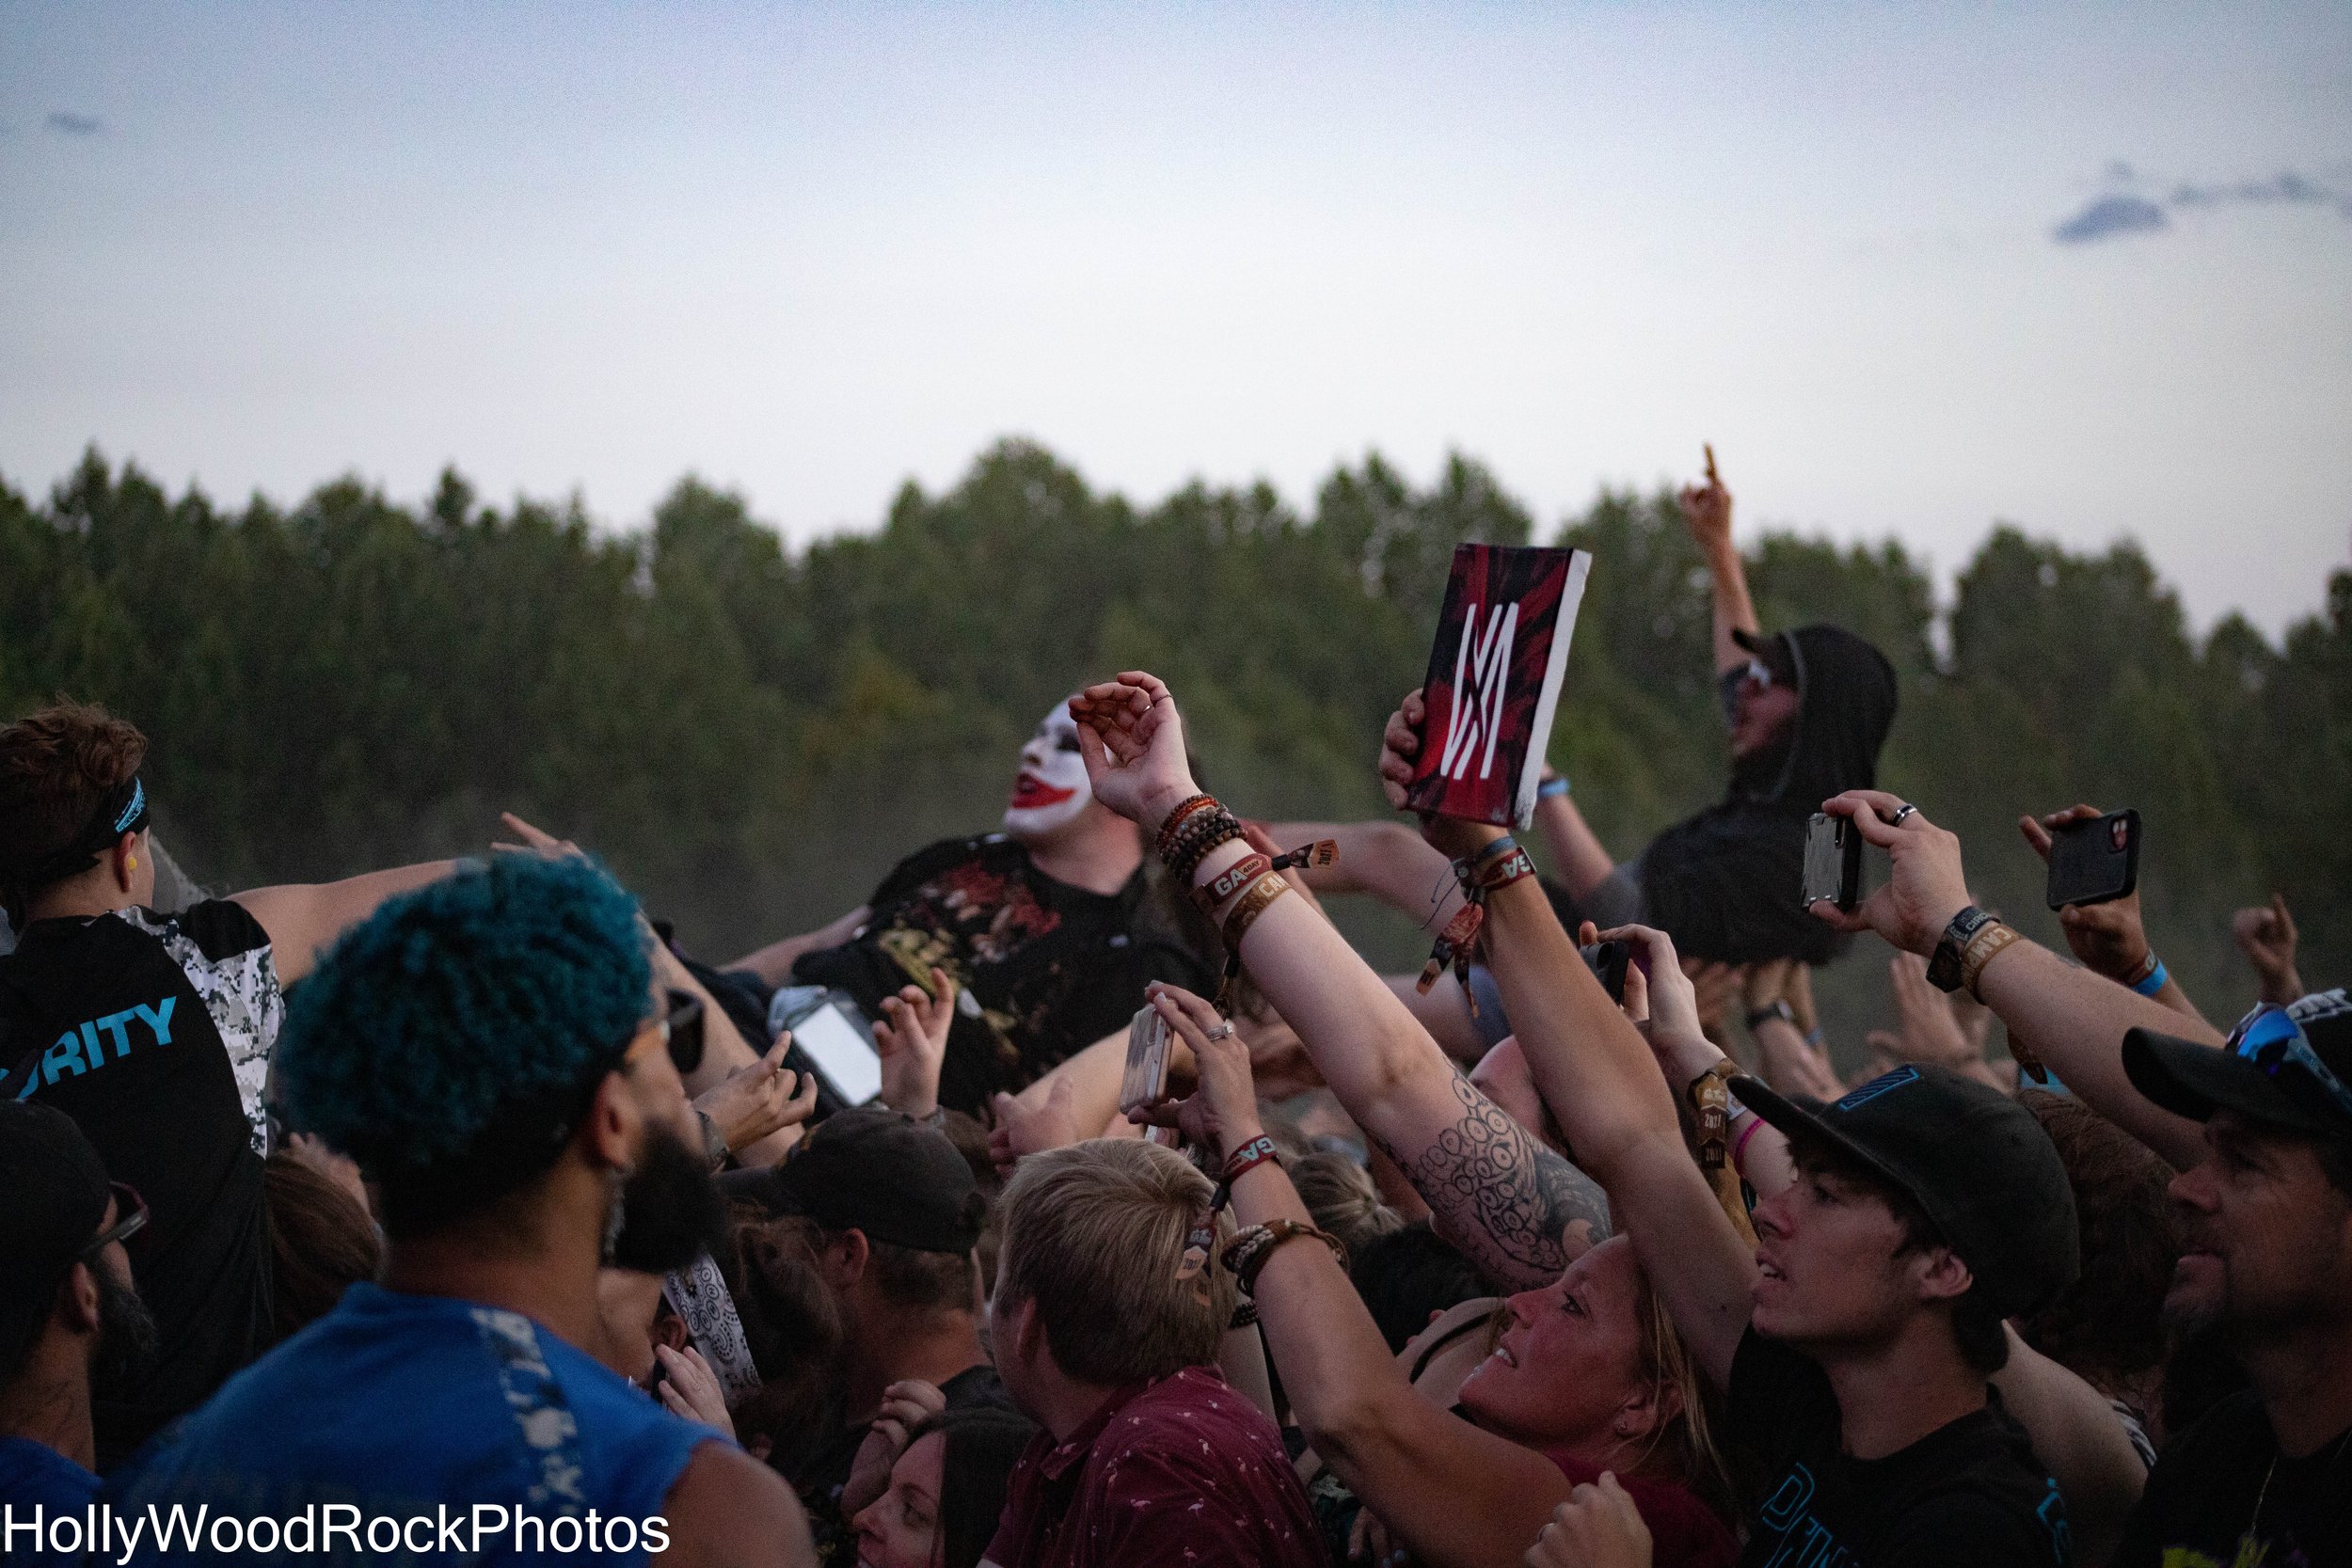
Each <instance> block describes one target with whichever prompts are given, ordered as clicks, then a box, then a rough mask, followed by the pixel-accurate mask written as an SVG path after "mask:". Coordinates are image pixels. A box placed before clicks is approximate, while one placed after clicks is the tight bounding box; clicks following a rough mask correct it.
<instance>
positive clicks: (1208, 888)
mask: <svg viewBox="0 0 2352 1568" xmlns="http://www.w3.org/2000/svg"><path fill="white" fill-rule="evenodd" d="M1273 869H1274V862H1273V860H1272V858H1271V857H1269V856H1266V855H1262V854H1260V853H1258V852H1257V851H1256V850H1254V849H1253V850H1251V851H1250V852H1249V853H1248V854H1247V855H1244V856H1243V857H1242V858H1241V859H1239V860H1237V861H1235V862H1234V863H1232V864H1231V865H1229V866H1227V867H1226V868H1225V869H1224V870H1222V871H1220V872H1218V873H1217V874H1216V876H1214V877H1212V878H1210V879H1208V880H1207V881H1205V882H1202V883H1201V884H1200V886H1199V887H1196V888H1194V889H1193V890H1192V895H1193V896H1194V897H1195V898H1197V899H1199V900H1200V907H1201V908H1202V909H1203V910H1214V909H1216V907H1217V906H1218V905H1219V904H1222V903H1223V902H1225V900H1227V899H1228V898H1231V897H1232V895H1235V894H1236V893H1239V892H1240V891H1241V890H1242V889H1244V888H1246V887H1248V885H1249V884H1250V883H1252V882H1254V881H1256V880H1257V879H1259V878H1261V877H1263V876H1264V875H1265V874H1266V873H1267V872H1269V871H1271V870H1273Z"/></svg>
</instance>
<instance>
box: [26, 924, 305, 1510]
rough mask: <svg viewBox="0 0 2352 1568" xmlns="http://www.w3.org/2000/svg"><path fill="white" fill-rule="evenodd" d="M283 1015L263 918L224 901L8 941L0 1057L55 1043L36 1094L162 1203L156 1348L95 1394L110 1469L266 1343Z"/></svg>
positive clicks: (156, 1252)
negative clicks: (269, 1173) (269, 1142)
mask: <svg viewBox="0 0 2352 1568" xmlns="http://www.w3.org/2000/svg"><path fill="white" fill-rule="evenodd" d="M284 1017H285V997H284V994H283V992H281V991H280V990H279V989H278V968H277V964H276V962H275V960H274V959H273V958H272V957H271V954H270V945H269V934H268V933H267V932H266V931H264V930H262V927H261V924H260V922H258V921H256V920H255V919H254V918H253V916H252V915H251V914H249V913H247V912H246V910H245V909H244V908H243V907H242V906H240V905H237V904H233V903H229V902H227V901H219V902H213V903H204V904H198V905H196V906H195V907H193V908H191V909H188V910H184V911H181V912H180V913H179V914H176V915H163V914H157V913H155V912H154V911H151V910H140V909H131V910H123V911H119V913H117V914H112V915H103V916H98V917H94V918H88V919H62V920H42V921H36V922H34V923H33V924H32V925H31V926H30V927H27V928H26V929H25V931H24V936H23V939H22V940H21V941H20V942H18V944H17V948H16V951H15V952H13V953H10V954H8V955H7V956H6V957H0V1018H4V1019H5V1022H4V1023H0V1037H4V1038H5V1039H6V1041H7V1042H8V1043H7V1044H6V1046H5V1047H0V1053H5V1054H6V1056H7V1061H6V1063H5V1064H0V1065H5V1066H7V1067H9V1068H13V1067H14V1066H15V1064H16V1062H17V1061H18V1060H19V1059H20V1058H21V1057H22V1056H23V1055H24V1053H25V1052H26V1051H28V1050H29V1049H31V1048H32V1047H33V1046H35V1045H40V1044H42V1042H46V1044H45V1045H43V1048H42V1051H41V1053H40V1058H39V1060H38V1063H37V1065H36V1066H35V1067H34V1069H33V1075H34V1081H35V1085H34V1087H33V1088H32V1090H31V1098H33V1099H35V1100H38V1101H41V1102H42V1103H44V1104H49V1105H54V1106H56V1108H57V1109H58V1110H60V1111H63V1112H65V1113H66V1114H67V1115H68V1116H70V1117H72V1118H73V1120H74V1122H75V1123H76V1124H77V1125H78V1126H79V1127H80V1128H81V1130H82V1134H83V1136H85V1137H87V1138H88V1139H89V1141H90V1143H91V1145H92V1146H93V1147H94V1148H96V1149H97V1150H98V1154H99V1157H100V1158H101V1159H103V1161H104V1162H105V1164H106V1171H107V1174H108V1175H109V1176H111V1177H112V1178H113V1179H114V1180H117V1181H121V1182H125V1183H128V1184H129V1185H130V1186H133V1187H135V1188H136V1189H138V1193H139V1196H141V1197H142V1198H144V1199H145V1200H146V1202H147V1207H148V1212H149V1214H150V1216H151V1217H150V1219H149V1221H148V1226H147V1229H146V1230H145V1231H144V1232H143V1233H142V1234H140V1235H138V1236H136V1237H134V1238H133V1239H132V1241H131V1243H130V1257H131V1271H132V1277H133V1279H134V1281H135V1283H136V1284H137V1286H138V1291H139V1295H140V1296H141V1297H142V1298H143V1299H144V1300H145V1301H146V1303H147V1306H148V1309H149V1310H150V1311H151V1313H152V1314H153V1315H154V1318H155V1328H156V1333H157V1339H158V1344H157V1352H158V1354H157V1356H156V1360H155V1364H154V1367H153V1369H152V1370H151V1372H150V1373H149V1375H148V1376H147V1377H146V1379H145V1380H144V1381H143V1382H142V1383H141V1385H140V1386H137V1387H136V1388H134V1389H132V1390H130V1391H128V1392H127V1393H126V1394H125V1395H124V1396H123V1397H122V1398H121V1399H119V1400H108V1401H102V1402H99V1403H98V1404H97V1406H96V1408H95V1412H94V1414H95V1418H96V1421H97V1428H98V1460H99V1466H100V1468H102V1469H103V1468H106V1467H108V1466H110V1465H113V1464H114V1463H116V1462H117V1461H118V1460H120V1459H122V1458H124V1457H125V1456H127V1455H128V1454H129V1453H130V1451H131V1450H132V1449H135V1448H136V1447H137V1446H138V1445H139V1444H140V1443H141V1442H144V1441H145V1440H146V1438H147V1437H148V1435H149V1434H150V1433H152V1432H154V1431H155V1430H156V1429H157V1428H158V1427H160V1426H162V1425H163V1424H164V1423H165V1422H166V1421H167V1420H169V1419H171V1418H173V1417H175V1416H178V1415H181V1414H182V1413H183V1412H185V1411H187V1410H190V1409H192V1408H194V1407H195V1406H196V1405H198V1404H199V1403H201V1402H203V1401H204V1400H205V1399H206V1398H208V1397H209V1396H210V1395H211V1394H212V1392H213V1390H214V1389H215V1388H217V1387H219V1386H220V1385H221V1383H222V1382H223V1381H224V1380H226V1379H227V1378H228V1376H229V1375H230V1373H231V1372H234V1371H235V1370H237V1369H238V1368H240V1367H242V1366H244V1365H245V1364H246V1362H247V1361H250V1360H251V1359H253V1357H254V1356H255V1355H257V1354H260V1353H261V1351H262V1349H263V1348H264V1347H265V1346H266V1345H267V1344H268V1343H269V1336H270V1280H269V1243H268V1234H267V1231H266V1229H265V1227H264V1218H263V1213H262V1159H261V1155H260V1153H259V1152H258V1150H259V1148H260V1146H261V1143H262V1119H261V1118H262V1083H263V1080H264V1078H265V1077H266V1075H267V1073H268V1070H269V1052H270V1048H271V1047H272V1046H273V1045H274V1044H275V1043H276V1041H277V1037H278V1024H279V1023H280V1022H282V1021H283V1020H284ZM12 1082H13V1080H12Z"/></svg>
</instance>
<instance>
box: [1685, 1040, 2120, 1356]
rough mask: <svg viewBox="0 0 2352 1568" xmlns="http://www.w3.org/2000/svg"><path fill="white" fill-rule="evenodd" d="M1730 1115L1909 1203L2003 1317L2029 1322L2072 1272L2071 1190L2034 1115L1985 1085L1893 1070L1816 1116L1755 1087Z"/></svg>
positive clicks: (1735, 1085)
mask: <svg viewBox="0 0 2352 1568" xmlns="http://www.w3.org/2000/svg"><path fill="white" fill-rule="evenodd" d="M1731 1092H1732V1093H1733V1094H1736V1095H1738V1096H1739V1097H1740V1103H1741V1104H1743V1105H1745V1106H1747V1107H1748V1109H1750V1110H1752V1111H1754V1112H1755V1113H1756V1115H1757V1116H1759V1117H1763V1118H1764V1119H1765V1120H1766V1121H1768V1122H1771V1123H1772V1125H1773V1126H1774V1127H1777V1128H1779V1129H1780V1130H1781V1131H1782V1132H1786V1133H1788V1135H1789V1136H1790V1137H1791V1138H1809V1139H1812V1140H1814V1141H1816V1142H1818V1143H1820V1144H1822V1145H1824V1146H1826V1147H1827V1148H1830V1149H1832V1150H1834V1151H1835V1152H1836V1154H1837V1155H1838V1156H1839V1157H1841V1158H1843V1159H1846V1160H1850V1161H1851V1162H1852V1163H1853V1164H1856V1165H1858V1166H1860V1167H1861V1168H1862V1169H1864V1170H1866V1171H1868V1172H1870V1173H1871V1174H1873V1175H1875V1176H1876V1177H1877V1178H1878V1179H1879V1180H1883V1181H1885V1182H1886V1183H1888V1184H1889V1185H1890V1186H1893V1187H1895V1188H1896V1189H1897V1190H1898V1191H1899V1192H1901V1193H1902V1194H1904V1196H1908V1197H1909V1198H1910V1199H1911V1201H1912V1202H1914V1203H1915V1204H1917V1205H1918V1206H1919V1208H1920V1209H1921V1211H1922V1212H1925V1213H1926V1214H1927V1216H1928V1218H1929V1219H1930V1220H1931V1221H1933V1222H1934V1224H1935V1227H1936V1229H1937V1230H1938V1231H1940V1232H1942V1234H1943V1238H1944V1242H1945V1244H1946V1245H1947V1246H1949V1247H1950V1248H1951V1249H1952V1251H1953V1252H1954V1253H1956V1254H1958V1255H1959V1257H1960V1259H1961V1261H1962V1262H1963V1263H1966V1264H1967V1265H1968V1272H1969V1273H1970V1274H1972V1275H1975V1276H1976V1281H1977V1288H1978V1289H1979V1290H1980V1291H1983V1292H1984V1298H1985V1300H1986V1301H1987V1302H1989V1303H1990V1304H1991V1305H1992V1306H1993V1307H1994V1309H1995V1310H1996V1311H1998V1312H1999V1313H2000V1314H2001V1315H2002V1316H2003V1317H2013V1316H2016V1315H2017V1314H2019V1313H2025V1312H2033V1311H2037V1310H2039V1309H2040V1308H2041V1307H2043V1306H2046V1305H2047V1304H2048V1303H2049V1301H2050V1299H2051V1298H2052V1297H2053V1296H2055V1295H2057V1294H2058V1291H2062V1290H2064V1289H2065V1288H2066V1287H2067V1286H2069V1285H2071V1284H2073V1283H2074V1276H2075V1275H2076V1274H2078V1273H2079V1272H2081V1269H2082V1243H2081V1239H2080V1236H2079V1234H2078V1233H2077V1231H2076V1228H2075V1220H2074V1185H2073V1183H2072V1182H2070V1181H2068V1180H2067V1179H2066V1166H2065V1164H2064V1163H2063V1162H2061V1161H2060V1160H2059V1158H2058V1146H2057V1145H2056V1144H2054V1143H2052V1142H2051V1141H2050V1134H2049V1133H2047V1132H2043V1131H2042V1123H2041V1122H2040V1121H2039V1120H2037V1119H2036V1118H2035V1117H2034V1114H2033V1113H2032V1112H2031V1111H2029V1110H2027V1109H2026V1107H2025V1106H2023V1105H2020V1104H2018V1103H2017V1101H2014V1100H2011V1099H2010V1097H2009V1096H2007V1095H2005V1094H2003V1093H2001V1091H2000V1090H1998V1089H1995V1088H1994V1087H1993V1086H1991V1085H1987V1084H1980V1083H1979V1082H1977V1081H1976V1080H1975V1079H1973V1078H1964V1077H1963V1076H1961V1075H1960V1074H1959V1073H1956V1072H1951V1071H1947V1069H1943V1068H1939V1067H1899V1068H1897V1069H1894V1070H1893V1071H1892V1072H1885V1073H1881V1074H1880V1075H1879V1076H1878V1077H1876V1078H1873V1079H1871V1080H1870V1081H1869V1082H1868V1083H1867V1084H1864V1085H1861V1086H1860V1087H1858V1088H1855V1089H1853V1090H1851V1091H1850V1092H1849V1093H1847V1094H1846V1096H1845V1097H1844V1098H1843V1099H1840V1100H1836V1101H1832V1102H1831V1103H1830V1104H1828V1105H1825V1106H1823V1107H1822V1108H1821V1109H1820V1110H1819V1111H1806V1110H1802V1109H1800V1108H1799V1107H1797V1106H1795V1105H1793V1104H1791V1103H1789V1102H1788V1101H1787V1100H1785V1099H1783V1098H1782V1097H1781V1096H1780V1095H1778V1094H1775V1093H1773V1092H1772V1089H1771V1088H1769V1087H1767V1086H1766V1085H1764V1084H1763V1083H1761V1082H1759V1081H1758V1080H1756V1079H1754V1078H1735V1079H1733V1080H1732V1083H1731Z"/></svg>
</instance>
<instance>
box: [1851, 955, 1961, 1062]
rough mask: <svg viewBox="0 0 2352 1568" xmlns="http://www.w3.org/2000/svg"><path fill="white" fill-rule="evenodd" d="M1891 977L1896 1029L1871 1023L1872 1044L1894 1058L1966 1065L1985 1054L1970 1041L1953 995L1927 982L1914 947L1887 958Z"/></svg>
mask: <svg viewBox="0 0 2352 1568" xmlns="http://www.w3.org/2000/svg"><path fill="white" fill-rule="evenodd" d="M1886 972H1887V974H1888V976H1889V977H1890V978H1891V979H1892V981H1893V983H1894V990H1895V1018H1896V1022H1897V1025H1898V1031H1897V1032H1896V1033H1892V1034H1890V1033H1888V1032H1887V1031H1886V1030H1883V1029H1873V1030H1871V1031H1870V1033H1869V1036H1868V1041H1869V1046H1870V1049H1871V1050H1873V1051H1878V1052H1883V1053H1885V1054H1886V1055H1887V1056H1889V1057H1891V1058H1892V1059H1894V1060H1895V1061H1898V1062H1925V1063H1929V1064H1931V1065H1932V1066H1935V1067H1946V1068H1950V1069H1954V1070H1955V1071H1965V1070H1967V1069H1969V1068H1970V1067H1971V1066H1972V1065H1973V1064H1977V1063H1980V1062H1981V1061H1982V1060H1983V1059H1984V1057H1983V1053H1982V1051H1981V1050H1980V1049H1979V1048H1978V1047H1975V1046H1972V1045H1971V1044H1970V1043H1969V1041H1968V1036H1967V1032H1966V1031H1965V1030H1963V1029H1962V1028H1961V1026H1960V1019H1959V1017H1958V1016H1957V1015H1956V1014H1955V1013H1954V1012H1953V1010H1952V999H1951V998H1950V997H1948V996H1947V995H1945V994H1944V993H1943V992H1942V991H1940V990H1936V989H1935V988H1934V987H1933V986H1931V985H1930V984H1929V983H1928V965H1927V960H1926V959H1924V958H1920V957H1919V956H1918V955H1917V954H1915V953H1898V954H1896V955H1895V956H1894V957H1893V958H1889V959H1887V960H1886Z"/></svg>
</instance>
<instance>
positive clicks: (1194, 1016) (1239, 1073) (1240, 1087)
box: [1142, 982, 1265, 1156]
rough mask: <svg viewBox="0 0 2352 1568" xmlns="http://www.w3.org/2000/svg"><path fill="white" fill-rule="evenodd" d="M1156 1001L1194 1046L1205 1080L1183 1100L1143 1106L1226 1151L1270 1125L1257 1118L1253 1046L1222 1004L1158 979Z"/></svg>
mask: <svg viewBox="0 0 2352 1568" xmlns="http://www.w3.org/2000/svg"><path fill="white" fill-rule="evenodd" d="M1151 996H1152V1006H1153V1007H1155V1008H1157V1009H1158V1011H1159V1015H1160V1016H1161V1017H1162V1018H1164V1019H1166V1020H1168V1024H1169V1025H1170V1026H1171V1027H1172V1028H1174V1029H1175V1031H1176V1033H1177V1035H1178V1037H1181V1038H1182V1039H1183V1040H1184V1043H1185V1044H1186V1045H1187V1046H1190V1047H1191V1048H1192V1057H1193V1061H1194V1063H1195V1065H1196V1067H1197V1068H1198V1070H1199V1072H1200V1086H1199V1087H1197V1088H1195V1089H1194V1090H1193V1092H1192V1093H1191V1094H1190V1095H1189V1096H1187V1097H1186V1098H1185V1099H1183V1100H1163V1101H1160V1102H1159V1103H1158V1104H1156V1105H1147V1106H1145V1107H1144V1109H1143V1112H1142V1116H1143V1118H1144V1119H1145V1120H1147V1121H1149V1122H1151V1123H1152V1125H1154V1126H1157V1127H1174V1128H1179V1129H1182V1130H1183V1132H1184V1136H1185V1137H1186V1138H1187V1139H1189V1140H1190V1141H1191V1142H1193V1143H1196V1144H1199V1145H1201V1146H1202V1147H1204V1148H1213V1149H1215V1150H1216V1152H1217V1153H1218V1154H1219V1155H1220V1156H1222V1155H1226V1154H1230V1153H1232V1151H1233V1150H1234V1149H1236V1148H1240V1147H1241V1146H1242V1145H1243V1144H1246V1143H1248V1141H1249V1140H1250V1139H1252V1138H1254V1137H1256V1136H1258V1134H1259V1133H1261V1132H1264V1131H1265V1128H1264V1127H1263V1125H1262V1124H1261V1123H1260V1121H1259V1119H1258V1089H1257V1085H1256V1084H1255V1082H1253V1081H1252V1079H1251V1078H1250V1075H1249V1048H1248V1046H1247V1045H1245V1044H1243V1043H1242V1038H1241V1035H1240V1033H1239V1032H1238V1031H1237V1030H1235V1029H1234V1027H1233V1025H1232V1023H1231V1022H1228V1021H1227V1020H1225V1019H1223V1018H1220V1017H1219V1016H1218V1015H1217V1010H1216V1008H1215V1007H1213V1006H1209V1004H1208V1003H1206V1002H1204V1001H1202V1000H1201V999H1200V997H1198V996H1195V995H1193V993H1192V992H1190V991H1188V990H1184V988H1183V987H1182V986H1169V985H1162V984H1159V983H1156V982H1155V983H1154V984H1153V985H1152V988H1151Z"/></svg>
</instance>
